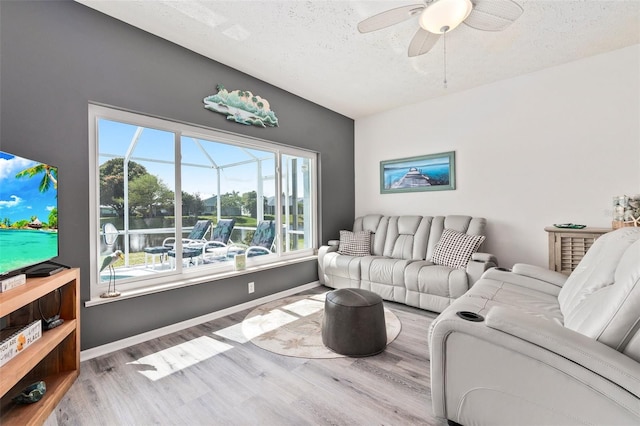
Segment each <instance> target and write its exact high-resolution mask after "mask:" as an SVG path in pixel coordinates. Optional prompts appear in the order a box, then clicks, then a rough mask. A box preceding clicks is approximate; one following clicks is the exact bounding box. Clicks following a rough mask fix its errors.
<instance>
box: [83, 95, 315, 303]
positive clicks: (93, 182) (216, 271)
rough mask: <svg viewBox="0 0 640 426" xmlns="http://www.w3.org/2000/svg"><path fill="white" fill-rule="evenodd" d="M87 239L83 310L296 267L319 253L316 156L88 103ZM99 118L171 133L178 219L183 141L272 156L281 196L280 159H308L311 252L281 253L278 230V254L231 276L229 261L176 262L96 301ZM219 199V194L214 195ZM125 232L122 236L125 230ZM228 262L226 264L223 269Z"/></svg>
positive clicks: (252, 261) (100, 288)
mask: <svg viewBox="0 0 640 426" xmlns="http://www.w3.org/2000/svg"><path fill="white" fill-rule="evenodd" d="M88 119H89V141H88V142H89V229H90V232H89V239H90V250H89V252H90V262H89V267H90V288H91V295H90V300H89V301H88V302H86V306H93V305H97V304H102V303H106V302H109V301H113V300H122V299H126V298H130V297H136V296H140V295H144V294H150V293H155V292H158V291H165V290H170V289H174V288H179V287H183V286H187V285H193V284H200V283H204V282H210V281H215V280H219V279H224V278H229V277H233V276H237V275H242V274H246V273H249V272H255V271H256V270H260V269H269V268H273V267H278V266H283V265H285V264H288V263H292V262H293V263H295V262H298V261H303V260H305V259H308V258H309V257H310V256H315V255H316V253H317V248H318V244H319V243H318V235H319V221H318V220H319V211H320V209H319V168H318V165H319V157H320V156H319V153H317V152H314V151H310V150H305V149H302V148H297V147H291V146H287V145H284V144H281V143H277V142H273V141H270V140H266V139H261V138H256V137H252V136H246V135H241V134H238V133H232V132H228V131H224V130H220V129H215V128H210V127H204V126H199V125H194V124H189V123H184V122H181V121H177V120H171V119H167V118H161V117H154V116H150V115H147V114H142V113H138V112H131V111H127V110H123V109H120V108H117V107H113V106H108V105H103V104H96V103H89V108H88ZM101 119H105V120H111V121H117V122H120V123H125V124H129V125H132V126H140V127H145V128H146V127H148V128H153V129H157V130H161V131H166V132H170V133H173V134H174V147H175V152H174V170H175V188H174V193H175V206H174V215H175V217H176V218H178V217H182V202H181V199H182V194H181V192H182V174H181V169H182V165H181V161H180V160H181V140H182V138H183V137H189V138H198V139H202V140H211V141H213V142H220V143H227V144H231V145H234V146H240V147H243V148H250V149H259V150H263V151H267V152H271V153H273V154H274V156H275V181H276V183H275V191H276V194H282V191H283V176H282V157H283V156H285V155H286V156H300V157H304V158H308V159H309V160H310V164H311V167H310V170H309V178H310V181H311V183H310V192H311V194H310V196H311V209H310V211H311V221H312V225H311V235H310V238H311V240H312V243H311V244H310V248H305V249H300V250H296V251H294V252H284V251H283V250H282V239H283V238H284V236H285V232H286V230H283V226H280V227H279V229H278V230H277V232H276V239H277V244H276V251H275V253H274V254H269V255H264V256H256V257H252V258H248V259H247V268H246V269H245V270H239V271H235V270H234V266H233V262H224V263H220V264H217V265H205V266H199V267H195V268H183V265H182V262H176V269H175V270H173V271H166V272H163V273H161V274H157V275H149V277H148V278H144V279H137V280H129V281H124V282H122V283H120V282H119V283H118V291H120V292H121V293H122V296H120V297H118V298H113V299H104V298H100V294H101V293H102V292H104V290H105V288H106V285H104V284H102V285H99V284H100V281H99V271H98V268H99V265H98V263H99V257H100V256H99V253H100V241H101V237H100V232H99V231H98V229H99V228H100V215H99V212H100V195H99V194H100V178H99V173H100V163H99V162H100V152H99V135H98V130H99V129H98V122H99V120H101ZM218 195H221V194H218ZM274 198H275V200H274V201H275V204H276V205H275V220H276V223H279V224H282V223H283V222H282V216H283V215H282V200H281V198H282V197H279V196H275V197H274ZM182 228H183V226H182V220H176V221H175V232H176V235H183V232H182V231H183V229H182ZM125 232H126V231H125ZM176 251H177V252H178V254H179V253H181V252H182V241H181V239H180V238H178V239H177V240H176ZM227 263H228V264H227Z"/></svg>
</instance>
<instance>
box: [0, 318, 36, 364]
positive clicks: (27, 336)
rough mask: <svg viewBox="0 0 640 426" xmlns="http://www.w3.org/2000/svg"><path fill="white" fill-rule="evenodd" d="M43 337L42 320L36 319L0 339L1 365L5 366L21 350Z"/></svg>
mask: <svg viewBox="0 0 640 426" xmlns="http://www.w3.org/2000/svg"><path fill="white" fill-rule="evenodd" d="M40 337H42V321H41V320H35V321H33V322H32V323H31V324H29V325H27V326H26V327H23V328H21V329H20V330H18V331H17V332H15V333H13V334H12V335H11V336H10V337H8V338H6V339H4V340H2V341H0V366H3V365H4V364H6V363H7V362H9V360H11V359H12V358H13V357H15V356H16V355H18V354H19V353H20V352H22V351H23V350H25V349H26V348H28V347H29V346H31V344H33V343H34V342H35V341H36V340H38V339H39V338H40Z"/></svg>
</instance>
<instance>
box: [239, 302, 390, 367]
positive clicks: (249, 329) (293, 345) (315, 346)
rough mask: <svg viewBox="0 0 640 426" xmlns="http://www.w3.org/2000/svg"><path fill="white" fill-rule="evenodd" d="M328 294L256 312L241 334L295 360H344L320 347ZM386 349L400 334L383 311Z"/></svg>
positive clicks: (278, 304) (387, 310)
mask: <svg viewBox="0 0 640 426" xmlns="http://www.w3.org/2000/svg"><path fill="white" fill-rule="evenodd" d="M326 294H327V293H322V294H313V295H307V296H291V297H286V298H284V299H278V300H275V301H273V302H269V303H266V304H264V305H261V306H259V307H257V308H255V309H254V310H253V311H251V312H250V313H249V315H247V317H246V318H245V319H244V321H243V322H242V332H243V334H244V335H245V337H246V338H247V339H248V340H250V341H251V342H252V343H253V344H254V345H256V346H259V347H261V348H262V349H266V350H268V351H270V352H274V353H277V354H281V355H286V356H292V357H298V358H343V357H345V355H340V354H337V353H335V352H333V351H331V350H330V349H328V348H326V347H325V346H324V345H323V344H322V334H321V327H322V315H323V312H324V299H325V296H326ZM384 319H385V322H386V326H387V345H388V344H389V343H391V342H392V341H393V340H395V338H396V337H398V334H400V330H401V328H402V325H401V323H400V320H399V319H398V317H397V316H396V315H395V314H394V313H393V312H391V311H390V310H389V309H387V308H384Z"/></svg>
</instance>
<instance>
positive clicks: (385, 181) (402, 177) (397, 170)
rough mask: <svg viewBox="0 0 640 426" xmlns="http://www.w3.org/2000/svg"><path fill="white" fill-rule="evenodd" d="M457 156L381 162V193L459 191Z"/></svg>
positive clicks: (442, 155) (422, 156)
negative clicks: (457, 188) (457, 186)
mask: <svg viewBox="0 0 640 426" xmlns="http://www.w3.org/2000/svg"><path fill="white" fill-rule="evenodd" d="M455 160H456V153H455V151H449V152H442V153H440V154H431V155H421V156H418V157H410V158H400V159H398V160H388V161H381V162H380V193H381V194H392V193H397V192H415V191H446V190H451V189H456V179H455V176H456V173H455V171H456V164H455Z"/></svg>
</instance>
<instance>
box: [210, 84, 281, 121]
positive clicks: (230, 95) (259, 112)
mask: <svg viewBox="0 0 640 426" xmlns="http://www.w3.org/2000/svg"><path fill="white" fill-rule="evenodd" d="M216 89H217V90H218V93H216V94H215V95H210V96H207V97H206V98H204V99H203V102H204V107H205V108H206V109H208V110H211V111H214V112H219V113H220V114H225V115H226V116H227V120H233V121H235V122H236V123H240V124H246V125H247V126H249V125H253V126H258V127H267V126H269V127H277V126H278V117H276V113H275V112H273V111H271V108H270V106H269V102H268V101H267V100H266V99H264V98H261V97H260V96H258V95H254V94H253V93H251V92H250V91H248V90H234V91H232V92H229V91H227V89H225V88H224V86H223V85H222V84H218V85H217V86H216Z"/></svg>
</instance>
